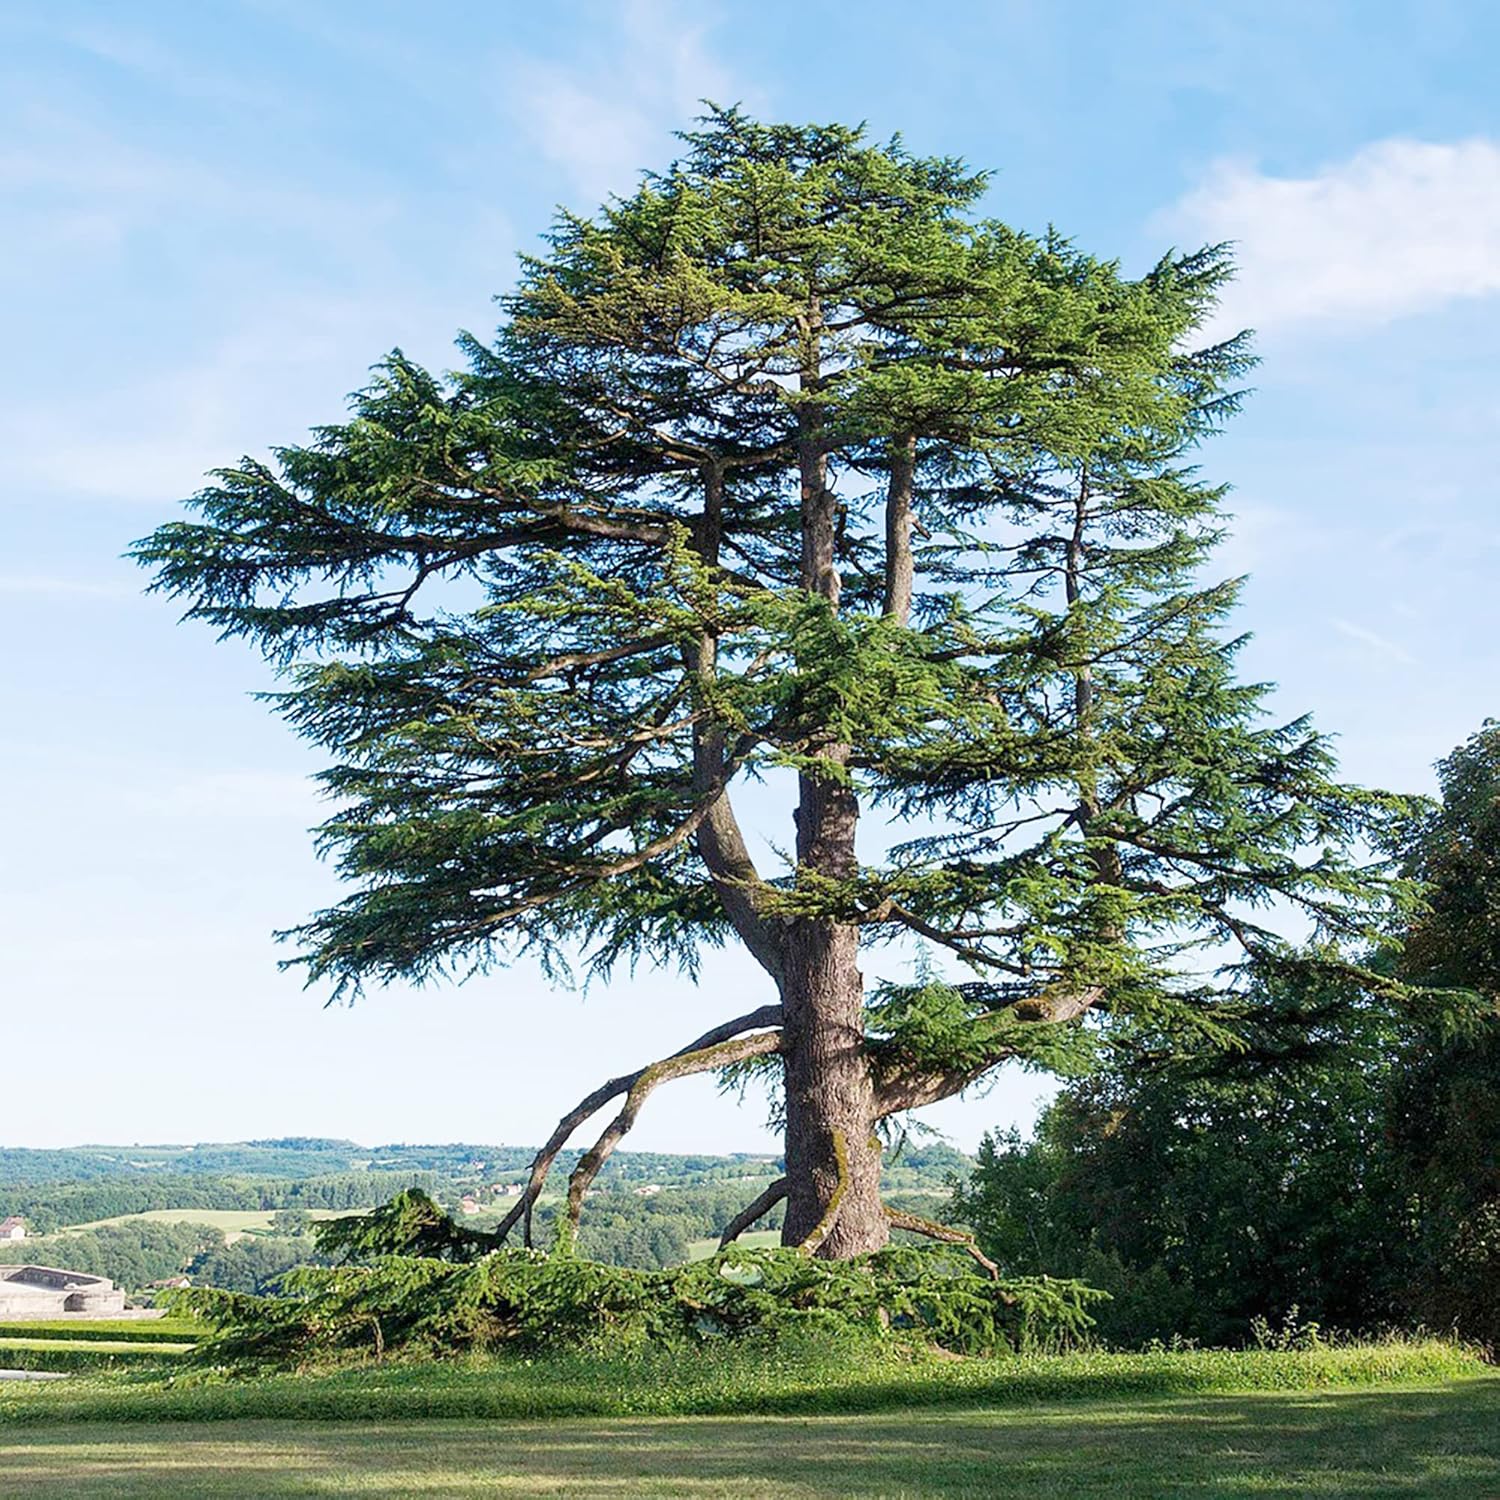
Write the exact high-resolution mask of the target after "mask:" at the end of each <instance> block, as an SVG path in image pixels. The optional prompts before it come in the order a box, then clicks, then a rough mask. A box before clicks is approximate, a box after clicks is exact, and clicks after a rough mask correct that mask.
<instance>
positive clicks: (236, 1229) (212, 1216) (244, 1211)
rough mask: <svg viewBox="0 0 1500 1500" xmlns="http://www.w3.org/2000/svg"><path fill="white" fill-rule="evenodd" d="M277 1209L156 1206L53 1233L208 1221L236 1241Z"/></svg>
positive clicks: (266, 1224) (330, 1214) (323, 1213)
mask: <svg viewBox="0 0 1500 1500" xmlns="http://www.w3.org/2000/svg"><path fill="white" fill-rule="evenodd" d="M276 1212H277V1211H276V1210H275V1209H265V1210H260V1209H251V1208H152V1209H147V1210H146V1211H145V1212H143V1213H138V1214H117V1215H116V1216H115V1217H114V1218H112V1219H94V1220H92V1221H91V1222H90V1223H88V1224H69V1225H68V1227H67V1228H66V1229H60V1230H58V1231H57V1234H55V1235H52V1236H49V1238H50V1239H51V1241H52V1242H53V1243H56V1241H57V1240H58V1239H59V1238H60V1237H61V1236H63V1235H68V1234H79V1233H81V1232H82V1231H84V1230H87V1229H98V1228H100V1227H102V1226H103V1225H105V1224H141V1223H150V1224H206V1225H207V1226H208V1227H209V1228H210V1229H222V1230H223V1231H224V1238H225V1239H226V1240H228V1241H229V1243H230V1244H233V1243H234V1242H235V1240H237V1239H239V1238H240V1237H241V1236H243V1235H246V1234H249V1233H251V1232H253V1231H256V1230H261V1231H265V1230H269V1229H270V1227H271V1220H272V1218H273V1217H274V1215H275V1213H276ZM358 1212H360V1210H358V1209H333V1208H315V1209H312V1210H310V1211H309V1214H308V1217H309V1218H313V1219H337V1218H341V1217H343V1216H344V1215H346V1214H351V1213H358Z"/></svg>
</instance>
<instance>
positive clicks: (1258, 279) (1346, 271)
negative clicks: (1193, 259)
mask: <svg viewBox="0 0 1500 1500" xmlns="http://www.w3.org/2000/svg"><path fill="white" fill-rule="evenodd" d="M1166 219H1167V223H1168V225H1169V227H1170V228H1171V229H1173V230H1175V231H1177V232H1179V233H1182V234H1184V235H1186V236H1189V237H1191V238H1193V239H1197V240H1226V239H1227V240H1234V241H1235V242H1236V259H1237V262H1238V265H1239V275H1238V278H1237V279H1236V281H1235V283H1234V284H1233V286H1232V287H1230V289H1229V291H1228V293H1227V295H1226V297H1225V302H1224V306H1223V308H1222V309H1221V313H1220V316H1219V318H1218V319H1217V321H1216V329H1217V330H1219V331H1227V330H1231V329H1235V328H1240V327H1246V326H1248V327H1254V328H1257V329H1260V330H1262V331H1268V332H1275V331H1278V330H1281V329H1284V328H1288V327H1291V326H1293V325H1305V324H1311V323H1319V322H1321V323H1337V324H1343V325H1345V326H1349V325H1369V326H1378V325H1380V324H1383V323H1387V322H1389V321H1391V320H1392V319H1395V318H1399V317H1403V316H1406V315H1409V314H1412V313H1419V312H1425V311H1429V310H1431V309H1434V308H1437V307H1441V306H1443V305H1444V304H1446V303H1450V302H1454V301H1458V300H1461V299H1465V298H1473V297H1484V296H1493V295H1494V294H1496V293H1497V292H1500V142H1496V141H1492V140H1486V139H1482V138H1476V139H1474V140H1468V141H1459V142H1455V143H1452V144H1447V145H1443V144H1431V143H1424V142H1420V141H1411V140H1399V139H1396V140H1386V141H1377V142H1375V143H1374V144H1372V145H1369V146H1365V147H1364V148H1362V149H1361V150H1359V151H1357V152H1356V153H1355V154H1354V155H1353V156H1351V157H1349V158H1348V159H1347V160H1345V161H1342V162H1337V163H1334V164H1333V165H1331V166H1328V167H1326V168H1324V170H1322V171H1321V172H1319V173H1318V174H1317V175H1315V176H1312V177H1273V176H1269V175H1267V174H1265V173H1263V172H1261V171H1258V170H1257V169H1255V168H1254V167H1251V166H1249V165H1246V164H1243V163H1234V162H1223V163H1220V164H1219V165H1218V166H1217V167H1215V168H1214V169H1213V170H1212V171H1211V172H1210V174H1209V176H1208V178H1207V180H1206V181H1205V182H1204V183H1203V184H1202V185H1201V186H1200V187H1199V188H1197V189H1196V190H1195V191H1194V192H1192V193H1190V194H1189V195H1188V196H1187V197H1186V198H1184V199H1182V200H1181V201H1180V202H1178V203H1177V205H1176V206H1175V207H1174V208H1173V209H1172V210H1171V211H1170V213H1169V214H1168V215H1167V216H1166Z"/></svg>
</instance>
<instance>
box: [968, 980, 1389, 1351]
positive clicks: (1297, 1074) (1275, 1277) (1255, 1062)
mask: <svg viewBox="0 0 1500 1500" xmlns="http://www.w3.org/2000/svg"><path fill="white" fill-rule="evenodd" d="M1254 999H1255V1002H1256V1005H1255V1010H1256V1014H1255V1017H1254V1020H1253V1021H1250V1022H1246V1023H1242V1027H1241V1032H1242V1039H1243V1041H1244V1043H1245V1047H1244V1050H1242V1051H1235V1052H1231V1053H1226V1052H1224V1051H1223V1050H1221V1049H1209V1048H1206V1047H1203V1046H1199V1047H1197V1048H1196V1049H1194V1050H1193V1051H1191V1052H1189V1053H1187V1054H1185V1055H1184V1054H1182V1053H1177V1054H1166V1055H1164V1054H1155V1055H1152V1054H1148V1053H1145V1052H1144V1051H1143V1049H1140V1048H1130V1049H1126V1050H1124V1051H1123V1052H1122V1054H1121V1055H1120V1056H1118V1057H1116V1058H1114V1059H1112V1060H1110V1062H1109V1063H1108V1064H1107V1065H1106V1066H1104V1067H1103V1068H1101V1069H1100V1071H1099V1072H1097V1073H1096V1074H1094V1075H1093V1076H1091V1077H1090V1078H1088V1079H1086V1080H1083V1081H1081V1082H1079V1083H1076V1084H1074V1085H1071V1086H1070V1087H1069V1088H1067V1089H1066V1090H1065V1091H1064V1092H1063V1093H1062V1094H1061V1095H1059V1097H1058V1098H1057V1099H1056V1100H1055V1101H1054V1102H1053V1103H1052V1104H1051V1105H1050V1106H1049V1107H1048V1108H1047V1110H1046V1111H1045V1112H1044V1114H1043V1116H1042V1118H1041V1120H1040V1121H1039V1123H1038V1127H1037V1131H1036V1134H1035V1137H1034V1138H1033V1139H1032V1140H1029V1141H1022V1140H1020V1139H1019V1138H1018V1137H1016V1136H1015V1135H1013V1134H1012V1135H1010V1136H991V1137H988V1138H987V1139H986V1140H985V1141H984V1142H983V1144H982V1145H981V1148H980V1152H979V1161H978V1165H977V1167H976V1169H975V1171H974V1173H973V1174H972V1177H971V1178H970V1179H969V1180H968V1181H967V1182H964V1183H961V1184H960V1185H959V1188H958V1191H957V1193H956V1195H955V1203H954V1208H955V1211H956V1213H957V1214H958V1215H959V1217H961V1218H962V1219H963V1221H965V1222H967V1223H969V1224H971V1225H972V1226H973V1227H974V1228H975V1230H976V1231H977V1232H978V1239H979V1243H980V1245H981V1246H982V1247H983V1249H984V1250H985V1251H986V1252H987V1253H988V1254H989V1255H991V1256H992V1257H993V1258H994V1259H995V1260H996V1262H997V1263H998V1264H999V1265H1000V1267H1001V1269H1002V1271H1004V1272H1005V1273H1006V1274H1007V1275H1037V1274H1045V1275H1052V1276H1080V1277H1082V1278H1084V1279H1085V1280H1086V1281H1088V1283H1089V1284H1090V1285H1091V1286H1097V1287H1100V1288H1102V1289H1104V1290H1106V1291H1108V1292H1109V1293H1110V1294H1111V1301H1110V1302H1108V1303H1105V1304H1103V1305H1102V1306H1101V1307H1100V1308H1098V1309H1097V1310H1096V1313H1095V1316H1096V1319H1097V1322H1098V1330H1099V1334H1100V1336H1101V1337H1102V1338H1104V1339H1105V1340H1107V1341H1108V1342H1111V1343H1116V1344H1121V1345H1138V1344H1140V1343H1142V1342H1145V1341H1146V1340H1149V1339H1153V1338H1158V1339H1169V1338H1171V1337H1173V1336H1174V1335H1175V1336H1181V1337H1186V1338H1193V1339H1198V1340H1200V1341H1202V1342H1204V1343H1209V1344H1225V1343H1238V1342H1241V1341H1243V1340H1244V1339H1245V1338H1247V1337H1248V1335H1249V1332H1250V1328H1251V1323H1252V1320H1253V1319H1256V1318H1264V1319H1267V1320H1268V1321H1271V1322H1273V1323H1275V1322H1279V1321H1280V1320H1282V1319H1283V1318H1284V1317H1285V1316H1286V1315H1287V1314H1288V1313H1289V1311H1290V1310H1291V1309H1293V1308H1296V1309H1298V1311H1299V1314H1300V1316H1301V1317H1302V1318H1303V1319H1304V1320H1311V1321H1316V1322H1318V1323H1321V1324H1322V1325H1323V1326H1324V1327H1337V1328H1342V1329H1361V1328H1371V1327H1375V1326H1378V1325H1386V1324H1389V1323H1391V1322H1394V1321H1397V1320H1399V1319H1401V1318H1402V1317H1403V1316H1404V1315H1405V1314H1406V1312H1407V1311H1408V1308H1407V1305H1406V1301H1405V1294H1406V1292H1407V1290H1408V1288H1407V1285H1406V1281H1407V1267H1408V1263H1409V1240H1408V1234H1407V1224H1406V1221H1405V1217H1404V1215H1403V1214H1402V1213H1401V1211H1400V1208H1399V1203H1400V1194H1401V1173H1400V1167H1399V1163H1398V1162H1397V1160H1396V1159H1395V1157H1394V1156H1393V1154H1392V1151H1391V1150H1390V1146H1389V1141H1388V1134H1387V1099H1388V1092H1389V1089H1390V1086H1391V1083H1392V1078H1393V1074H1394V1070H1395V1067H1396V1064H1397V1060H1398V1057H1399V1048H1400V1045H1401V1043H1402V1040H1403V1038H1406V1037H1409V1036H1410V1035H1411V1033H1412V1027H1411V1024H1410V1019H1409V1017H1407V1016H1406V1014H1405V1012H1404V1008H1403V1007H1401V1006H1400V1005H1398V1004H1394V1003H1389V1002H1387V1001H1386V1000H1383V999H1382V997H1381V996H1379V995H1375V996H1370V995H1361V994H1359V993H1358V992H1357V991H1355V990H1353V989H1352V987H1351V986H1349V985H1347V984H1345V983H1338V982H1330V981H1327V980H1321V981H1319V980H1309V978H1308V977H1307V976H1305V975H1297V976H1294V977H1292V978H1290V979H1280V980H1273V981H1269V982H1267V983H1265V984H1264V985H1263V986H1262V987H1261V991H1260V993H1259V994H1258V995H1256V996H1255V997H1254Z"/></svg>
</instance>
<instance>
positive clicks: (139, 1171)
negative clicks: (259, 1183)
mask: <svg viewBox="0 0 1500 1500" xmlns="http://www.w3.org/2000/svg"><path fill="white" fill-rule="evenodd" d="M535 1153H536V1148H535V1147H534V1146H494V1145H483V1144H479V1143H475V1142H464V1141H455V1142H448V1143H445V1144H436V1145H410V1144H406V1143H401V1144H389V1145H383V1146H362V1145H360V1144H359V1143H358V1142H356V1141H348V1140H335V1139H331V1138H328V1137H324V1136H281V1137H276V1138H270V1139H261V1140H253V1141H209V1142H200V1143H198V1144H197V1145H192V1146H186V1145H133V1146H119V1145H83V1146H70V1147H66V1148H63V1149H60V1150H48V1151H42V1150H31V1149H29V1148H26V1147H0V1189H3V1188H8V1187H9V1188H14V1187H37V1186H42V1185H45V1184H49V1183H81V1182H99V1181H104V1180H110V1181H119V1180H125V1181H135V1182H141V1181H149V1180H152V1179H156V1178H161V1177H172V1178H189V1177H193V1178H203V1177H217V1178H226V1177H231V1178H254V1179H258V1180H264V1179H267V1178H284V1179H303V1178H310V1177H329V1176H341V1175H345V1174H348V1173H365V1172H368V1173H374V1174H384V1173H391V1172H402V1173H405V1172H412V1173H437V1174H440V1175H441V1176H443V1177H445V1178H448V1179H451V1180H453V1181H459V1182H462V1181H471V1180H472V1181H476V1182H477V1181H480V1180H484V1181H486V1182H492V1181H505V1180H507V1179H510V1178H515V1177H518V1176H520V1175H521V1174H523V1173H524V1172H525V1171H526V1170H527V1168H528V1167H529V1166H530V1165H531V1159H532V1157H533V1156H534V1155H535ZM574 1160H576V1152H575V1153H565V1154H564V1155H563V1156H562V1157H561V1158H559V1161H558V1169H559V1170H561V1171H563V1172H566V1171H567V1170H568V1169H569V1168H570V1167H571V1165H572V1162H573V1161H574ZM777 1165H778V1161H777V1158H776V1157H774V1156H772V1155H768V1154H765V1153H759V1154H757V1153H754V1152H743V1151H741V1152H733V1153H731V1154H729V1155H727V1156H709V1155H704V1154H701V1153H700V1154H692V1155H673V1154H670V1153H663V1152H651V1151H621V1152H618V1153H617V1154H616V1155H615V1156H614V1157H613V1158H612V1159H611V1161H610V1162H609V1164H608V1166H607V1167H606V1168H605V1171H604V1173H603V1174H602V1175H601V1186H602V1185H605V1184H607V1183H608V1182H609V1181H611V1180H613V1181H617V1182H621V1183H627V1182H655V1183H659V1184H661V1185H663V1186H667V1185H674V1184H675V1185H686V1184H700V1183H703V1182H713V1181H727V1180H731V1179H736V1178H744V1177H747V1176H761V1175H764V1174H765V1173H767V1172H769V1171H771V1170H772V1169H773V1168H775V1167H777ZM971 1165H972V1163H971V1162H970V1161H969V1159H968V1158H967V1157H966V1156H964V1155H963V1154H962V1153H961V1152H959V1151H955V1150H954V1149H953V1148H952V1147H951V1146H948V1145H945V1144H942V1143H937V1144H926V1145H922V1146H917V1147H911V1146H908V1147H907V1148H905V1149H904V1150H903V1151H901V1152H899V1153H897V1154H896V1155H895V1156H894V1157H893V1158H892V1159H891V1161H890V1162H888V1164H887V1169H888V1175H889V1176H890V1177H891V1179H892V1183H893V1185H897V1184H899V1185H902V1186H917V1185H929V1184H930V1185H931V1186H935V1187H936V1186H941V1185H942V1183H943V1180H944V1178H945V1176H946V1175H947V1174H948V1173H950V1172H961V1173H967V1171H968V1170H969V1168H970V1166H971Z"/></svg>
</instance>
